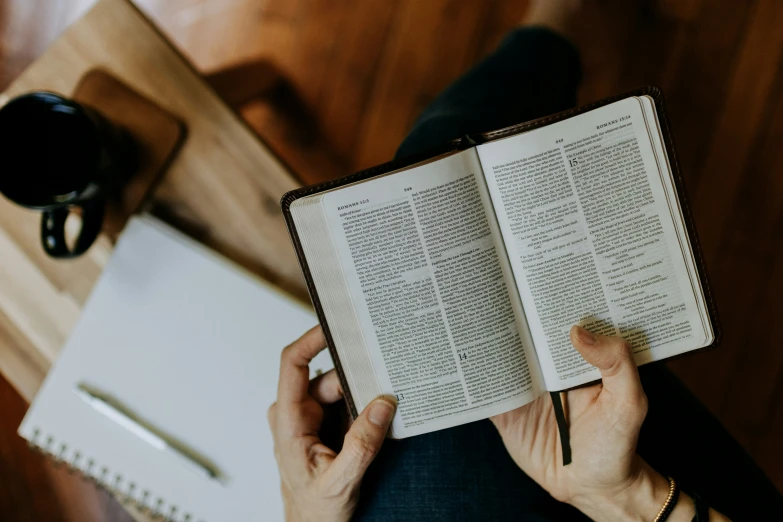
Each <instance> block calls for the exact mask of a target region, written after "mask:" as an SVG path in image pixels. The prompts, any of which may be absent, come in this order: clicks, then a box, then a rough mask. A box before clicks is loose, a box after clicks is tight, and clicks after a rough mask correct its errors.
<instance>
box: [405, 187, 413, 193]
mask: <svg viewBox="0 0 783 522" xmlns="http://www.w3.org/2000/svg"><path fill="white" fill-rule="evenodd" d="M411 190H413V187H405V192H410V191H411Z"/></svg>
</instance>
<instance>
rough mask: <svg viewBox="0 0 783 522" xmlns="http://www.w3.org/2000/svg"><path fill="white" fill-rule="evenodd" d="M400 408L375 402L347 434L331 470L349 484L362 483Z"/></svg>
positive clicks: (385, 401)
mask: <svg viewBox="0 0 783 522" xmlns="http://www.w3.org/2000/svg"><path fill="white" fill-rule="evenodd" d="M395 409H396V405H395V404H394V403H393V402H392V401H391V400H389V399H384V398H378V399H375V400H374V401H372V402H371V403H370V404H369V405H368V406H367V407H366V408H365V409H364V411H363V412H362V413H361V415H359V416H358V417H357V418H356V420H355V421H354V423H353V424H352V425H351V429H350V430H348V433H347V434H346V435H345V442H344V443H343V449H342V451H340V453H339V454H338V455H337V457H336V458H335V459H334V463H333V464H332V465H331V466H330V468H329V471H330V472H332V473H335V474H336V475H335V476H336V477H340V478H341V480H344V481H348V482H353V483H355V482H359V481H360V480H361V479H362V477H363V476H364V472H365V471H367V468H368V467H369V465H370V463H371V462H372V461H373V459H375V456H376V455H377V454H378V451H380V449H381V445H382V444H383V440H384V439H385V438H386V432H388V431H389V426H390V425H391V421H392V418H393V417H394V411H395Z"/></svg>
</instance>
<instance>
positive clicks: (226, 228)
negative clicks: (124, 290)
mask: <svg viewBox="0 0 783 522" xmlns="http://www.w3.org/2000/svg"><path fill="white" fill-rule="evenodd" d="M98 66H100V67H102V68H105V69H106V70H108V71H110V72H111V73H112V74H113V75H115V76H116V77H118V78H120V79H121V80H123V81H124V82H125V83H127V84H128V85H129V86H131V87H132V88H134V89H136V90H137V91H138V92H140V93H142V94H143V95H145V96H147V97H148V98H150V99H151V100H153V101H155V102H157V103H158V104H159V105H161V106H162V107H164V108H166V109H168V110H169V111H171V112H172V113H174V114H176V115H177V116H178V117H180V118H181V119H183V120H184V121H185V122H186V124H187V126H188V137H187V140H186V142H185V144H184V146H183V148H182V149H181V151H180V153H179V155H178V156H177V157H176V159H175V160H174V163H173V164H172V165H171V167H170V169H169V170H168V171H167V173H166V174H165V175H164V177H163V179H162V181H161V183H160V184H159V186H158V187H157V188H156V190H155V191H154V193H153V194H152V197H151V198H150V205H151V208H152V211H153V212H154V213H155V214H157V215H158V216H160V217H162V218H163V219H164V220H166V221H168V222H169V223H171V224H173V225H175V226H177V227H179V228H181V229H182V230H184V231H185V232H187V233H189V234H191V235H193V236H194V237H196V238H197V239H199V240H201V241H203V242H204V243H206V244H207V245H209V246H211V247H213V248H215V249H216V250H218V251H220V252H221V253H223V254H226V255H227V256H228V257H230V258H232V259H234V260H235V261H237V262H239V263H240V264H242V265H244V266H245V267H247V268H249V269H250V270H252V271H254V272H256V273H258V274H260V275H262V276H264V277H266V278H267V279H269V280H271V281H272V282H274V283H277V284H279V285H280V286H282V287H283V288H284V289H286V290H288V291H290V292H292V293H294V294H295V295H298V296H300V297H301V296H304V295H305V290H304V283H303V281H302V280H301V276H300V270H299V266H298V263H297V261H296V258H295V255H294V251H293V248H292V247H291V244H290V240H289V238H288V233H287V231H286V230H285V225H284V222H283V219H282V216H281V213H280V210H279V204H278V202H279V200H280V196H281V195H282V194H283V193H284V192H286V191H288V190H290V189H293V188H296V187H297V186H298V183H297V182H296V181H295V180H294V178H293V177H292V176H291V175H290V174H289V172H288V171H287V170H286V168H285V167H284V166H283V165H282V164H281V163H280V161H279V160H278V159H277V158H276V157H275V156H274V155H273V154H272V152H271V151H270V150H269V149H268V148H267V147H266V146H265V145H264V144H263V143H261V142H260V141H259V140H258V138H257V137H256V135H255V134H254V133H253V132H252V131H251V130H250V129H249V128H248V127H247V126H246V125H245V124H244V123H243V122H242V121H241V120H240V118H239V117H238V116H237V114H236V113H235V112H234V111H232V110H231V109H230V108H229V107H228V106H227V105H225V104H224V102H223V101H221V99H220V98H219V97H218V95H217V94H216V93H215V92H214V91H212V90H211V89H210V87H208V85H207V84H206V83H205V82H204V80H203V79H202V78H201V76H200V75H199V74H198V73H197V72H196V71H195V70H194V69H193V67H192V66H191V65H190V64H189V63H188V62H187V61H186V60H185V59H184V58H183V57H182V56H181V55H180V54H179V53H178V52H177V51H176V50H175V49H174V48H173V47H172V45H171V44H170V43H169V42H168V41H167V40H166V39H165V38H164V37H163V36H162V35H161V34H160V33H159V32H158V30H157V29H156V28H155V27H154V26H153V25H152V24H151V23H150V22H149V21H148V20H147V19H146V18H145V17H144V16H143V14H142V13H141V12H140V11H138V10H137V9H136V7H134V6H133V5H132V4H131V3H130V2H129V1H128V0H100V1H99V2H98V3H97V4H96V5H95V6H94V7H93V8H92V10H90V11H89V12H88V13H87V14H86V15H85V16H84V17H83V18H82V19H81V20H79V21H78V22H76V23H74V24H73V25H72V26H71V27H70V28H68V29H67V31H66V32H65V33H64V34H63V35H62V37H61V38H60V39H59V40H58V41H57V42H56V43H55V44H54V45H52V46H51V47H50V48H49V49H48V50H47V51H46V53H45V54H44V55H43V56H41V57H40V58H39V59H38V60H37V61H36V62H35V63H34V64H33V65H32V66H31V67H30V68H28V69H27V70H26V71H25V72H24V73H23V74H22V75H21V76H20V77H19V78H18V79H17V80H16V81H15V82H14V83H13V84H12V85H11V86H10V87H9V89H8V90H7V91H6V92H5V93H4V94H3V95H2V100H0V101H2V102H3V103H4V102H5V101H7V100H8V98H9V97H12V96H15V95H16V94H19V93H21V92H24V91H29V90H33V89H46V90H52V91H55V92H59V93H64V94H70V93H71V92H72V91H73V89H74V87H75V86H76V84H77V82H78V81H79V79H80V78H81V76H82V75H83V74H84V73H85V72H87V71H88V70H90V69H92V68H94V67H98ZM40 219H41V218H40V214H39V213H35V212H31V211H27V210H24V209H22V208H20V207H18V206H16V205H14V204H12V203H10V202H9V201H7V200H6V199H4V198H0V372H2V374H3V375H4V377H5V378H6V379H7V380H8V381H9V382H10V383H11V384H12V385H13V386H14V387H15V388H16V389H17V390H18V391H19V393H20V394H21V395H22V396H23V397H24V398H25V399H26V400H27V401H28V402H29V401H31V400H32V399H33V397H34V396H35V393H36V391H37V390H38V388H39V387H40V385H41V383H42V381H43V378H44V377H45V375H46V373H47V371H48V370H49V368H50V367H51V365H52V363H53V362H54V360H55V359H56V358H57V355H58V353H59V351H60V348H61V347H62V346H63V343H64V342H65V340H66V338H67V337H68V335H69V333H70V332H71V329H72V328H73V326H74V325H75V323H76V321H77V320H78V318H79V314H80V311H81V307H82V306H83V305H84V302H85V300H86V299H87V297H88V295H89V293H90V290H91V289H92V287H93V285H94V283H95V281H96V280H97V278H98V276H99V275H100V273H101V270H102V268H103V267H104V265H105V264H106V262H107V260H108V258H109V256H110V253H111V250H112V244H111V240H110V239H109V238H108V237H106V236H102V237H101V238H99V240H98V241H97V243H96V244H95V245H93V247H92V248H91V249H90V251H89V252H88V253H87V254H86V255H84V256H82V257H81V258H79V259H77V260H73V261H55V260H53V259H50V258H48V257H47V256H46V255H45V254H44V252H43V250H42V248H41V246H40V238H39V233H40V232H39V227H40Z"/></svg>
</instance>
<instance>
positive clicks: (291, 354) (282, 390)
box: [277, 326, 326, 407]
mask: <svg viewBox="0 0 783 522" xmlns="http://www.w3.org/2000/svg"><path fill="white" fill-rule="evenodd" d="M324 348H326V340H325V339H324V334H323V332H322V331H321V327H320V326H316V327H314V328H311V329H310V330H308V331H307V333H305V334H304V335H303V336H302V337H300V338H299V339H297V340H296V341H294V342H293V343H291V344H290V345H288V346H287V347H286V348H285V349H284V350H283V353H282V355H281V356H280V382H279V383H278V385H277V401H278V402H279V403H280V405H281V406H283V407H286V406H289V405H291V404H296V403H299V402H301V401H303V400H304V399H305V398H306V397H307V387H308V386H309V384H310V369H309V367H308V365H309V364H310V361H311V360H312V359H313V357H315V356H316V355H318V352H320V351H321V350H323V349H324Z"/></svg>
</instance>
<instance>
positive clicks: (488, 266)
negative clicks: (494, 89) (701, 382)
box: [283, 88, 717, 438]
mask: <svg viewBox="0 0 783 522" xmlns="http://www.w3.org/2000/svg"><path fill="white" fill-rule="evenodd" d="M662 107H663V106H662V101H661V98H660V93H659V92H658V91H657V89H655V88H646V89H643V90H640V91H637V92H636V93H634V95H625V96H623V97H617V98H615V99H613V100H605V101H604V102H599V103H598V104H594V105H593V106H592V107H586V108H582V109H578V110H574V111H570V112H569V113H563V114H560V115H556V116H555V117H550V118H546V119H542V120H537V121H535V122H531V123H528V124H523V125H520V126H517V127H512V128H509V129H504V130H502V131H496V132H494V133H486V134H483V135H477V136H471V137H466V138H465V139H464V140H462V144H461V146H460V144H457V143H454V144H451V145H450V149H449V150H443V151H439V152H438V153H437V154H436V155H435V156H434V157H432V158H429V159H426V160H423V161H419V162H418V163H416V164H413V165H409V166H405V167H402V168H399V166H398V165H395V164H387V165H383V166H380V167H377V168H376V169H370V170H369V171H365V172H361V173H358V174H356V175H354V176H349V177H348V178H345V179H343V180H338V181H337V182H332V183H325V184H322V185H319V186H314V187H306V188H304V189H300V190H298V191H294V192H292V193H289V194H287V195H286V196H285V197H284V198H283V209H284V213H285V214H286V219H287V221H288V225H289V229H290V231H291V234H292V237H293V240H294V244H295V246H296V248H297V252H298V253H299V258H300V261H301V263H302V266H303V269H304V272H305V276H306V278H307V281H308V285H309V288H310V293H311V296H312V299H313V302H314V304H315V307H316V310H317V311H318V314H319V317H320V319H321V323H322V325H323V327H324V330H325V333H326V337H327V341H328V343H329V346H330V350H331V353H332V357H333V358H334V360H335V364H336V366H337V368H338V371H339V373H340V378H341V379H342V384H343V388H344V390H345V392H346V395H347V399H348V402H349V406H350V408H351V410H352V413H353V414H354V415H356V413H357V412H358V411H361V410H362V409H363V408H364V407H365V406H366V405H367V404H368V403H369V402H370V401H371V400H373V399H374V398H376V397H378V396H379V395H393V396H395V397H396V398H397V401H398V403H399V406H398V411H397V415H396V417H395V419H394V422H393V425H392V429H391V436H393V437H395V438H402V437H408V436H412V435H417V434H421V433H425V432H430V431H434V430H438V429H443V428H447V427H451V426H455V425H458V424H463V423H466V422H471V421H475V420H479V419H483V418H486V417H489V416H491V415H495V414H499V413H502V412H505V411H508V410H511V409H514V408H517V407H519V406H521V405H524V404H527V403H529V402H531V401H533V400H534V399H536V398H537V397H539V396H540V395H541V394H543V393H546V392H547V391H556V390H563V389H567V388H571V387H574V386H577V385H581V384H585V383H588V382H590V381H594V380H596V379H598V378H600V374H599V372H598V370H597V369H596V368H594V367H593V366H591V365H589V364H588V363H586V362H585V360H584V359H583V358H582V357H581V356H580V355H579V353H578V352H577V351H576V350H575V349H574V348H573V346H572V345H571V343H570V341H569V330H570V328H571V326H572V325H574V324H580V325H582V326H584V327H585V328H587V329H589V330H591V331H593V332H596V333H602V334H607V335H621V336H622V337H624V338H625V339H626V340H627V341H628V343H629V344H630V345H631V347H632V350H633V353H634V357H635V359H636V362H637V363H638V364H644V363H647V362H650V361H656V360H660V359H664V358H667V357H671V356H674V355H677V354H681V353H683V352H687V351H690V350H695V349H698V348H703V347H706V346H709V345H711V344H713V343H714V342H715V341H716V338H717V325H716V323H715V320H714V318H715V316H714V308H713V304H712V300H711V294H710V292H709V289H708V287H707V282H706V279H705V278H704V276H703V273H702V276H701V277H700V271H701V272H703V269H702V268H701V266H700V263H701V262H700V257H699V255H698V252H697V249H698V247H697V244H696V242H695V238H694V237H693V232H692V230H690V225H689V217H688V218H686V216H689V212H688V209H687V206H686V204H685V200H684V199H683V194H682V192H683V188H682V187H681V185H680V183H681V181H680V179H679V174H678V173H677V172H676V160H675V158H674V156H673V150H672V149H671V143H670V139H669V137H668V125H667V124H666V120H665V112H664V111H663V108H662ZM504 136H507V137H504ZM482 142H483V143H482ZM476 143H482V144H480V145H476ZM466 145H468V146H469V147H468V148H466Z"/></svg>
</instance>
